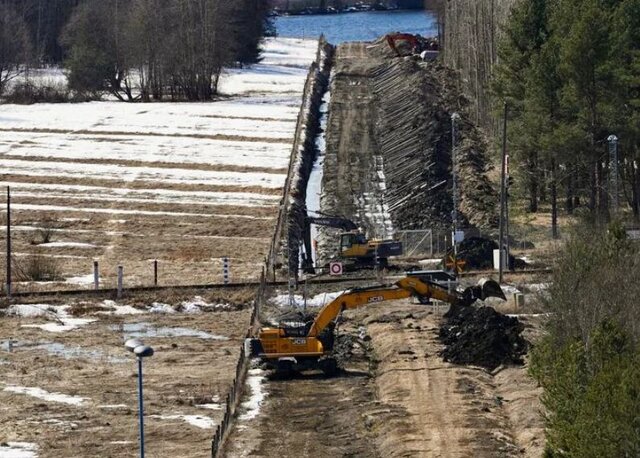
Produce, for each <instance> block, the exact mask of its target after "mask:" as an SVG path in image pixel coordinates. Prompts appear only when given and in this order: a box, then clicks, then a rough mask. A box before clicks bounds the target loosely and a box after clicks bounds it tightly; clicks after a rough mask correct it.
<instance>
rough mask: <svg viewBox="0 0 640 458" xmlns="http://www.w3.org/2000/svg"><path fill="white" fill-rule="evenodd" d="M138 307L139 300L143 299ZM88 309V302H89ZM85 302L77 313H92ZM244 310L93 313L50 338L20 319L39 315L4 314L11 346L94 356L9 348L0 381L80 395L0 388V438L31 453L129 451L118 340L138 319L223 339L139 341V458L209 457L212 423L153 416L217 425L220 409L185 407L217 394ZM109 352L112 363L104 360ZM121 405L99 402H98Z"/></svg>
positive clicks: (131, 365)
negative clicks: (60, 347)
mask: <svg viewBox="0 0 640 458" xmlns="http://www.w3.org/2000/svg"><path fill="white" fill-rule="evenodd" d="M147 305H148V303H147ZM93 307H95V304H94V305H93ZM93 307H92V305H91V304H87V305H85V306H84V308H83V313H88V312H89V311H90V310H92V309H93ZM249 314H250V311H249V310H240V311H227V312H218V313H205V314H200V315H181V314H174V315H171V316H167V315H152V314H146V315H141V316H140V315H136V316H104V315H93V317H95V318H99V322H97V323H92V324H89V325H87V326H86V327H83V328H79V329H77V330H74V331H71V332H67V333H62V334H52V333H47V332H44V331H41V330H39V329H31V328H23V327H21V325H22V324H27V323H37V322H45V320H44V319H36V318H32V319H27V318H23V319H21V318H15V317H11V318H9V317H6V318H3V319H1V320H0V335H2V336H13V338H14V339H17V340H20V341H21V342H56V343H60V344H64V345H65V346H66V347H67V348H81V349H83V350H87V351H91V352H97V353H94V355H96V356H94V357H90V356H88V355H84V356H83V355H80V356H76V357H71V358H69V359H66V358H63V357H61V356H55V355H52V354H48V353H47V352H46V351H44V350H38V351H34V350H33V349H32V348H31V347H29V346H16V349H15V351H14V352H13V353H7V352H0V359H1V360H2V361H6V364H3V365H2V371H1V376H0V382H2V383H3V384H9V385H18V386H31V387H40V388H42V389H45V390H47V391H49V392H58V393H64V394H67V395H78V396H81V397H84V398H87V400H86V401H85V403H84V404H83V405H82V406H72V405H65V404H60V403H54V402H47V401H43V400H40V399H37V398H33V397H30V396H26V395H22V394H14V393H9V392H6V391H3V388H4V385H2V386H1V387H0V405H2V406H4V407H3V408H1V409H0V424H2V425H3V427H2V428H0V442H6V441H25V442H35V443H37V444H38V445H39V447H40V448H39V452H38V456H39V457H41V458H49V457H56V458H59V457H65V458H66V457H87V456H135V454H136V450H137V404H136V381H135V377H136V366H135V362H134V360H133V359H132V358H131V356H130V355H129V354H128V353H127V352H126V351H125V350H124V348H123V346H122V342H123V335H122V334H121V332H120V331H119V329H120V328H121V325H122V324H125V323H133V322H140V321H145V322H149V323H151V324H152V325H153V326H169V327H186V328H192V329H198V330H201V331H205V332H210V333H213V334H218V335H225V336H228V337H230V340H228V341H220V340H203V339H197V338H193V337H175V338H147V339H145V340H146V342H147V343H149V344H151V345H152V346H153V347H154V349H155V350H156V354H155V355H154V356H153V358H151V359H149V360H147V361H146V362H145V401H146V403H145V410H146V414H147V420H146V422H145V423H146V424H145V426H146V432H147V450H148V454H149V456H189V457H208V456H210V443H211V437H212V434H213V432H214V431H213V429H199V428H196V427H194V426H191V425H189V424H187V423H185V422H184V421H182V420H163V419H158V418H154V417H152V416H153V415H175V414H186V415H204V416H209V417H211V418H212V419H213V420H214V422H215V423H216V424H217V423H219V422H220V421H221V416H222V413H223V411H222V410H209V409H202V408H197V407H195V405H196V404H200V403H205V402H208V403H210V402H212V399H213V398H214V397H217V398H220V399H224V396H225V395H226V391H227V389H228V387H229V385H230V383H231V381H232V379H233V376H234V374H235V364H236V361H237V357H238V353H239V349H240V346H241V343H242V339H243V336H244V333H245V331H246V326H247V324H248V319H249ZM113 358H115V360H114V359H113ZM119 404H124V407H115V408H104V407H99V406H103V405H119Z"/></svg>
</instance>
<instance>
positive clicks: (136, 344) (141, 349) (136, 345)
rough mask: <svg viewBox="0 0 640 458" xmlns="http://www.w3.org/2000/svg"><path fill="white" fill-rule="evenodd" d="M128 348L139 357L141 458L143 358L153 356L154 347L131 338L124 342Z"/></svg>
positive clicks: (141, 457)
mask: <svg viewBox="0 0 640 458" xmlns="http://www.w3.org/2000/svg"><path fill="white" fill-rule="evenodd" d="M124 346H125V348H126V349H127V350H129V351H130V352H132V353H133V354H134V355H136V358H137V359H138V416H139V418H140V458H144V403H143V399H144V398H143V395H142V358H146V357H148V356H153V348H151V347H149V346H148V345H145V344H144V343H142V341H141V340H138V339H129V340H127V341H126V342H125V343H124Z"/></svg>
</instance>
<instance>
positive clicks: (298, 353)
mask: <svg viewBox="0 0 640 458" xmlns="http://www.w3.org/2000/svg"><path fill="white" fill-rule="evenodd" d="M411 296H415V297H418V298H419V299H421V302H424V301H429V300H430V299H437V300H440V301H443V302H447V303H449V304H451V305H455V306H469V305H471V304H473V303H474V302H475V301H476V300H481V301H484V300H485V299H487V298H488V297H498V298H501V299H503V300H506V298H505V295H504V293H503V291H502V289H501V288H500V285H498V283H496V282H495V281H493V280H488V279H485V280H481V281H480V282H479V283H478V284H477V285H476V286H471V287H469V288H467V289H465V290H464V291H463V292H458V291H452V292H450V291H448V290H447V289H446V288H444V287H443V286H441V285H439V284H437V283H431V282H424V281H422V280H420V279H419V278H414V277H405V278H402V279H400V280H398V281H397V282H396V283H395V284H394V285H391V286H374V287H369V288H355V289H352V290H350V291H347V292H345V293H343V294H342V295H340V296H338V297H337V298H336V299H334V300H333V301H331V302H329V303H328V304H326V305H325V306H324V307H322V309H320V312H319V313H318V315H317V316H316V317H315V319H314V320H313V321H310V322H307V323H298V324H294V323H285V324H280V325H279V326H278V327H264V328H261V329H260V330H259V331H258V334H257V337H255V338H250V339H247V341H246V342H245V351H247V352H248V353H249V354H250V355H251V356H252V357H257V358H260V360H261V361H262V362H263V363H264V364H265V365H266V366H267V368H269V369H275V370H276V371H278V372H280V373H283V374H290V373H291V372H293V371H304V370H314V369H319V370H322V371H323V372H324V373H325V374H326V375H328V376H331V375H334V374H335V373H336V372H337V370H338V362H337V360H336V358H335V356H334V355H333V347H334V340H335V335H334V329H335V323H336V321H337V320H338V318H339V316H340V315H341V314H342V312H344V311H345V310H351V309H355V308H358V307H362V306H366V305H370V304H375V303H378V302H383V301H390V300H395V299H404V298H408V297H411Z"/></svg>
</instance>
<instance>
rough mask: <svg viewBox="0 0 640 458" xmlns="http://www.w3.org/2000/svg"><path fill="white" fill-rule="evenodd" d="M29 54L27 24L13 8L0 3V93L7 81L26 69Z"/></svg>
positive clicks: (29, 43) (0, 93) (29, 44)
mask: <svg viewBox="0 0 640 458" xmlns="http://www.w3.org/2000/svg"><path fill="white" fill-rule="evenodd" d="M30 55H31V42H30V39H29V32H28V29H27V25H26V23H25V21H24V19H22V17H20V16H19V15H18V14H17V13H16V12H15V10H14V9H13V8H12V7H11V6H9V5H6V4H0V95H2V93H3V92H4V90H5V89H6V86H7V83H8V82H9V81H10V80H12V79H14V78H15V77H17V76H19V75H20V74H22V73H23V72H24V71H26V69H27V66H28V63H29V58H30Z"/></svg>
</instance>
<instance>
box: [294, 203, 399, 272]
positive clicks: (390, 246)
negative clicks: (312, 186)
mask: <svg viewBox="0 0 640 458" xmlns="http://www.w3.org/2000/svg"><path fill="white" fill-rule="evenodd" d="M312 224H315V225H317V226H326V227H334V228H337V229H341V230H342V231H343V232H342V233H341V234H340V251H339V256H340V259H343V260H345V261H352V264H350V265H349V264H348V265H346V266H345V267H346V268H348V269H349V268H351V267H355V268H356V269H357V268H360V267H371V266H375V265H376V263H378V264H379V265H380V266H382V267H384V266H387V265H388V259H389V257H391V256H400V255H402V242H400V241H398V240H393V239H368V238H367V237H366V236H365V234H363V233H362V231H361V230H360V229H359V228H358V226H357V225H356V224H355V223H354V222H353V221H351V220H349V219H347V218H343V217H341V216H330V215H320V216H306V217H305V220H304V230H303V234H302V238H303V242H304V251H305V254H304V256H303V258H302V269H303V270H304V272H305V273H315V269H314V267H313V259H312V256H311V251H312V250H311V225H312Z"/></svg>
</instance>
